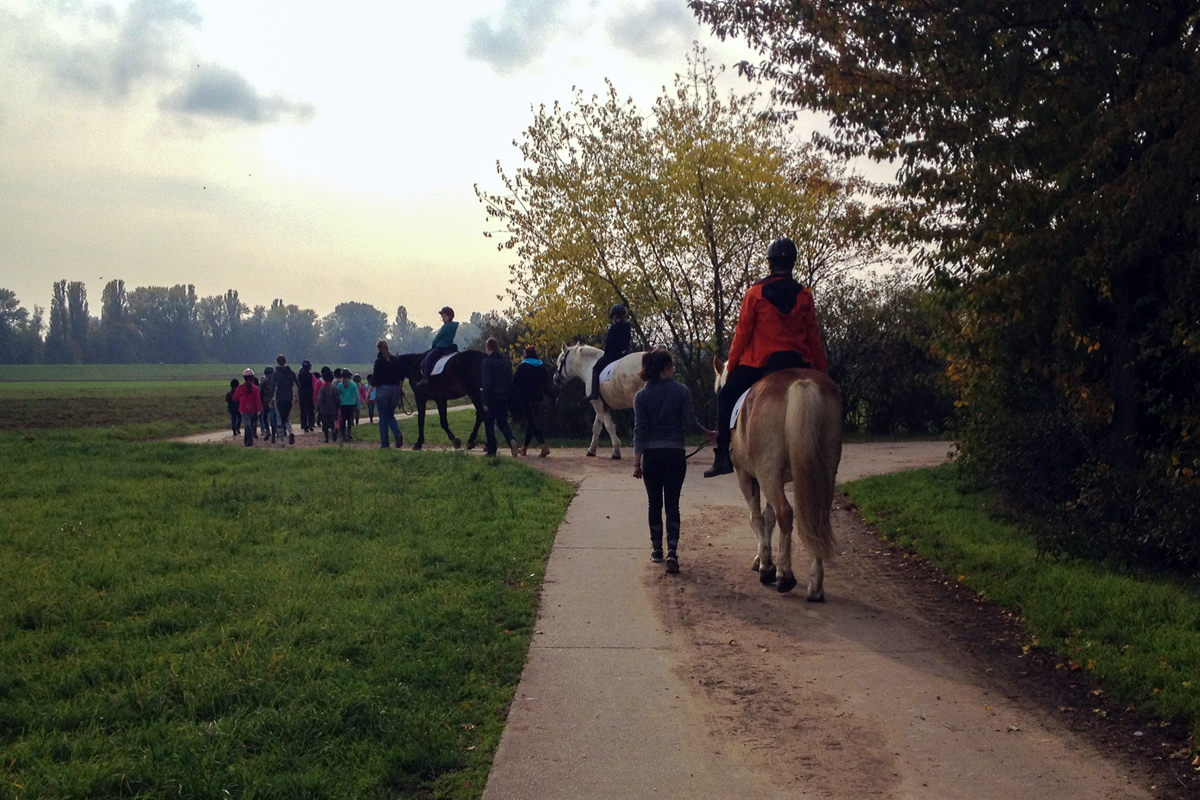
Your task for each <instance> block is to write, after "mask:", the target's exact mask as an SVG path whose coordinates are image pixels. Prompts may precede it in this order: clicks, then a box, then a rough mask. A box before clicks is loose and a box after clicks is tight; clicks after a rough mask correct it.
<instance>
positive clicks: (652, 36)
mask: <svg viewBox="0 0 1200 800" xmlns="http://www.w3.org/2000/svg"><path fill="white" fill-rule="evenodd" d="M604 27H605V30H606V31H607V33H608V38H609V40H610V41H611V42H612V43H613V44H614V45H616V46H617V47H619V48H621V49H622V50H626V51H628V52H630V53H632V54H633V55H635V56H638V57H639V58H649V59H654V58H661V57H664V56H676V55H678V54H679V53H680V52H682V51H684V50H686V49H687V45H688V42H690V41H691V40H692V39H695V38H696V37H697V36H698V35H699V23H698V22H697V21H696V18H695V17H693V16H692V14H691V12H690V11H688V7H687V5H686V3H684V2H683V0H653V2H651V3H650V5H648V6H643V7H641V8H629V9H626V10H625V11H623V12H619V13H616V14H614V15H612V16H610V17H609V18H608V21H607V22H606V23H605V26H604Z"/></svg>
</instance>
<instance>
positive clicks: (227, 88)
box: [160, 64, 316, 125]
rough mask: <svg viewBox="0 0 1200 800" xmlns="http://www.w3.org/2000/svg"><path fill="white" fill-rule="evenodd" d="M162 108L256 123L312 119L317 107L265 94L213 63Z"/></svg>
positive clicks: (169, 95) (183, 86)
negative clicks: (265, 95)
mask: <svg viewBox="0 0 1200 800" xmlns="http://www.w3.org/2000/svg"><path fill="white" fill-rule="evenodd" d="M160 105H161V107H162V108H163V109H166V110H169V111H177V112H180V113H184V114H191V115H194V116H200V117H214V118H217V119H231V120H237V121H240V122H247V123H250V124H253V125H260V124H264V123H271V122H279V121H280V120H282V119H285V118H287V119H290V120H292V121H294V122H308V121H309V120H311V119H312V118H313V117H314V116H316V107H315V106H312V105H310V104H308V103H297V102H294V101H291V100H288V99H286V98H284V97H280V96H279V95H272V96H270V97H264V96H263V95H261V94H259V93H258V90H257V89H255V88H254V86H252V85H251V84H250V81H248V80H246V79H245V78H244V77H243V76H242V75H241V74H240V73H238V72H236V71H234V70H232V69H229V68H228V67H222V66H220V65H219V64H213V65H210V66H208V67H204V68H201V69H200V70H198V71H197V72H196V73H195V74H194V75H193V76H192V77H191V79H190V80H188V81H187V82H186V83H184V84H183V85H182V86H180V87H179V88H178V89H176V90H175V91H173V92H171V93H170V94H168V95H167V96H166V97H164V98H163V99H162V102H161V104H160Z"/></svg>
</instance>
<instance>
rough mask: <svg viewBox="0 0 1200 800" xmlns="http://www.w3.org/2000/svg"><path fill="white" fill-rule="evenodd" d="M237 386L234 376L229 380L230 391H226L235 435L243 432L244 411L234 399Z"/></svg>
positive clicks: (227, 404)
mask: <svg viewBox="0 0 1200 800" xmlns="http://www.w3.org/2000/svg"><path fill="white" fill-rule="evenodd" d="M237 388H238V381H237V378H233V379H231V380H230V381H229V391H228V392H226V393H225V408H226V409H227V410H228V411H229V422H230V424H231V425H232V427H233V435H234V437H237V435H238V434H239V433H241V432H242V412H241V411H240V410H239V409H238V404H237V401H236V400H234V399H233V393H234V392H236V391H237Z"/></svg>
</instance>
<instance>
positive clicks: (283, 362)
mask: <svg viewBox="0 0 1200 800" xmlns="http://www.w3.org/2000/svg"><path fill="white" fill-rule="evenodd" d="M275 363H276V364H278V366H277V367H276V368H275V426H276V429H277V430H278V431H279V435H280V436H283V435H284V434H287V443H288V444H295V443H296V435H295V434H294V433H292V420H291V416H292V403H293V402H294V401H295V397H296V390H297V388H298V385H299V380H298V379H297V377H296V373H294V372H292V368H291V367H289V366H288V363H287V358H286V357H284V355H283V353H280V354H279V355H277V356H275Z"/></svg>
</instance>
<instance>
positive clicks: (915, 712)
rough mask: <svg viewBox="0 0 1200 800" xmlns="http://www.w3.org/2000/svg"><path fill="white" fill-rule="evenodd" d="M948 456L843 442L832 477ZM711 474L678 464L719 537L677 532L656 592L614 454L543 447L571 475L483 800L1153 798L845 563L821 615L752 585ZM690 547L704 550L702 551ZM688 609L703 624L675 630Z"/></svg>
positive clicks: (942, 450)
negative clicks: (678, 541)
mask: <svg viewBox="0 0 1200 800" xmlns="http://www.w3.org/2000/svg"><path fill="white" fill-rule="evenodd" d="M949 449H950V447H949V446H948V445H947V443H944V442H928V443H913V442H908V443H897V444H895V445H888V444H874V445H848V446H847V447H846V448H845V451H844V455H843V460H842V465H841V470H840V471H839V478H840V479H842V480H850V479H854V478H858V477H863V476H865V475H868V474H876V473H877V472H880V471H896V470H899V469H909V468H915V467H920V466H928V465H932V464H937V463H940V462H941V461H943V460H944V459H945V458H946V456H947V451H948V450H949ZM710 460H711V457H709V458H705V459H704V461H699V460H698V459H697V461H698V463H694V464H691V465H690V467H689V474H688V479H687V482H686V483H685V485H684V493H683V511H684V518H685V523H686V522H687V520H688V519H689V514H691V515H692V517H691V519H692V520H693V521H694V520H695V519H697V517H696V516H695V515H696V514H697V513H698V510H699V509H700V508H701V507H703V508H704V509H706V511H705V512H704V513H707V514H711V515H714V519H717V520H718V521H717V522H716V523H714V524H716V525H717V526H718V529H728V531H727V533H726V534H725V535H724V536H721V537H719V536H718V535H717V534H716V529H711V530H710V531H709V532H710V533H711V534H712V535H711V536H704V534H701V532H700V531H698V530H693V529H691V528H688V527H687V525H685V530H684V535H685V537H686V536H688V535H689V533H691V535H692V536H693V537H695V538H693V539H691V540H690V541H689V542H687V543H686V544H685V546H684V547H682V548H681V551H680V556H681V561H682V567H683V570H684V573H685V574H684V575H681V576H679V580H678V585H676V583H674V582H673V581H675V579H664V578H663V577H661V576H660V575H659V574H658V568H657V567H655V568H654V575H653V579H652V580H651V579H650V576H651V567H650V566H649V552H648V550H649V542H648V536H647V534H646V522H645V517H644V515H645V507H646V498H645V493H644V490H643V487H642V484H641V482H640V481H637V480H635V479H633V477H632V476H631V472H632V461H631V460H630V459H626V460H625V461H623V462H618V463H617V464H613V463H612V462H609V461H608V460H607V459H584V458H582V457H581V453H579V452H578V451H575V452H572V451H556V452H555V453H554V454H553V457H552V458H551V459H548V460H547V462H542V465H543V468H545V469H547V470H548V471H550V472H552V473H554V474H558V475H562V476H568V477H574V478H575V479H576V480H579V476H583V477H582V480H581V481H580V484H579V489H578V493H577V494H576V497H575V499H574V501H573V502H572V503H571V505H570V507H569V508H568V511H567V515H566V518H565V520H564V522H563V524H562V526H561V527H560V529H559V532H558V536H557V538H556V540H555V544H554V547H553V549H552V552H551V555H550V559H549V562H548V564H547V570H546V579H545V583H544V585H543V588H542V596H541V607H540V611H539V614H538V619H537V623H536V628H535V635H534V638H533V643H532V645H531V647H530V651H529V658H528V660H527V662H526V665H525V669H524V672H523V674H522V677H521V682H520V684H519V686H518V688H517V692H516V695H515V697H514V699H513V703H512V706H511V709H510V712H509V717H508V724H507V726H506V728H505V731H504V735H503V737H502V739H501V742H500V746H499V748H498V750H497V753H496V757H495V760H494V762H493V766H492V771H491V774H490V776H489V778H488V783H487V787H486V789H485V791H484V795H483V797H484V800H575V799H577V798H578V799H582V798H619V799H620V800H641V799H642V798H647V799H649V798H688V799H689V800H697V799H699V798H784V797H786V798H790V799H792V800H804V799H805V798H817V797H819V798H821V799H822V800H829V798H835V800H843V799H844V800H850V798H854V800H857V798H859V797H866V796H872V797H888V798H896V799H897V800H900V799H903V800H909V798H911V799H912V800H927V799H928V798H946V799H947V800H948V799H949V798H956V799H957V798H961V797H971V798H987V799H988V800H1008V799H1009V798H1023V799H1028V798H1048V799H1049V798H1059V797H1091V798H1106V799H1107V800H1116V798H1120V799H1121V800H1126V799H1127V798H1135V797H1148V796H1149V793H1147V792H1146V791H1145V789H1146V788H1147V787H1143V786H1139V785H1136V784H1135V782H1134V781H1133V779H1132V777H1131V776H1129V775H1127V774H1126V773H1125V771H1124V768H1122V767H1121V766H1120V765H1116V764H1113V763H1112V762H1110V761H1109V760H1107V759H1106V758H1104V757H1103V756H1101V755H1100V754H1098V753H1097V752H1096V751H1095V750H1094V749H1092V748H1091V747H1090V746H1089V745H1087V744H1086V743H1084V742H1082V740H1080V739H1079V738H1078V737H1076V736H1074V735H1073V734H1071V733H1070V732H1069V731H1066V730H1064V729H1063V728H1062V726H1061V725H1059V724H1058V723H1057V721H1056V720H1055V719H1053V718H1047V717H1046V716H1045V715H1042V714H1039V712H1038V710H1037V709H1034V708H1031V707H1028V706H1026V705H1022V704H1021V703H1019V702H1018V698H1016V697H1006V696H1005V694H1004V691H1003V690H1000V691H998V690H997V686H996V685H995V684H994V683H993V682H992V681H991V680H990V679H989V678H988V676H987V675H986V674H985V673H984V671H983V670H982V669H981V668H979V667H978V665H975V666H972V665H971V664H967V665H966V666H964V665H963V663H962V659H961V658H959V657H958V656H955V655H954V650H953V648H952V647H951V648H947V645H946V642H945V636H944V632H942V633H941V635H940V638H939V634H938V632H939V630H940V629H937V628H930V627H928V626H926V625H924V624H923V623H922V620H921V619H920V617H919V614H918V613H917V612H916V611H914V610H913V609H912V608H911V607H910V601H909V600H908V599H907V598H906V597H905V596H904V592H903V590H902V589H899V588H897V587H892V586H890V585H888V584H887V581H886V578H885V577H883V576H881V575H876V574H874V573H871V574H869V575H866V576H855V575H852V574H849V570H850V565H849V564H848V563H846V562H847V561H848V559H843V560H842V561H841V562H839V564H838V566H837V568H836V571H832V572H830V573H829V574H828V576H827V580H828V581H830V582H831V584H830V588H829V591H831V592H832V594H831V601H830V603H828V604H826V605H824V606H819V607H810V606H807V604H804V603H803V595H802V592H803V588H804V586H803V583H801V586H800V587H798V588H797V590H796V592H795V593H793V594H796V593H800V596H799V597H795V596H788V597H782V598H781V597H780V596H779V595H777V594H776V593H775V592H772V591H770V590H768V589H763V588H762V587H760V586H758V581H757V579H756V578H755V577H754V576H753V575H752V574H751V573H750V572H749V570H746V569H745V567H746V566H747V565H748V563H749V560H750V559H751V558H752V544H751V542H750V541H749V538H750V537H749V533H748V531H745V530H744V529H743V528H744V525H745V517H744V513H745V512H744V508H745V506H744V502H743V501H742V499H741V496H740V493H739V492H738V490H737V485H736V482H735V481H734V480H733V479H732V478H721V479H716V480H704V478H703V477H701V475H700V472H701V471H703V470H704V469H705V468H706V467H707V463H705V462H708V461H710ZM734 520H737V522H734ZM689 524H690V523H689ZM734 527H737V528H738V530H737V531H736V535H735V532H734V530H733V528H734ZM702 536H704V538H706V539H709V540H712V542H716V540H718V539H720V542H719V543H718V545H717V546H714V547H712V548H711V549H709V548H707V547H705V548H704V549H703V554H702V552H701V547H700V541H699V540H700V539H701V537H702ZM872 543H873V539H870V537H865V538H863V540H862V541H861V542H858V543H857V544H854V543H852V544H850V545H843V546H850V547H863V548H866V547H870V545H871V544H872ZM870 552H872V553H874V552H877V551H874V550H871V551H870ZM802 563H805V564H806V563H807V562H803V561H802ZM852 563H858V564H861V563H862V562H861V561H854V562H852ZM689 572H690V573H691V574H690V575H689V574H688V573H689ZM797 572H800V570H799V569H798V570H797ZM700 576H703V579H701V577H700ZM706 593H707V594H708V595H711V596H709V597H706V596H705V594H706ZM702 606H708V607H710V610H711V607H715V608H717V609H718V610H717V612H716V616H709V617H695V618H694V619H691V620H690V621H689V615H690V614H691V612H693V611H699V610H700V609H701V607H702ZM756 609H757V612H756ZM756 613H757V614H758V615H759V616H758V617H757V618H756V616H755V615H756ZM763 613H765V614H766V615H767V616H766V617H765V619H766V620H768V622H767V623H766V627H762V626H763V619H764V617H763V616H761V615H762V614H763ZM781 613H782V614H783V615H784V616H783V617H778V616H777V615H779V614H781ZM664 619H666V620H668V621H669V623H670V624H675V626H676V629H675V630H674V631H673V632H672V631H668V630H667V629H665V628H664V622H663V620H664ZM697 625H698V626H699V627H696V626H697ZM756 625H758V626H760V627H758V628H755V626H756ZM689 626H690V627H689ZM746 637H756V638H753V641H752V643H751V644H747V642H746V641H743V640H744V639H745V638H746ZM758 637H761V638H758ZM735 640H736V641H735ZM681 648H682V649H681ZM760 650H761V652H760ZM743 651H745V652H743ZM739 654H740V655H739ZM739 670H740V674H739ZM988 671H990V670H988ZM698 687H705V688H704V689H703V690H702V691H700V692H699V694H698ZM764 689H765V691H764ZM743 692H745V693H746V696H744V697H743V696H742V693H743ZM759 692H762V693H761V694H759ZM725 694H729V695H730V697H728V698H725V700H724V701H722V702H725V705H720V703H718V704H716V705H714V703H713V702H712V701H713V698H714V697H717V698H718V700H720V698H721V697H723V696H724V695H725ZM739 713H743V714H744V713H751V714H752V715H753V716H752V717H751V718H745V717H739V716H737V715H738V714H739ZM1010 720H1011V721H1015V722H1018V723H1019V724H1012V723H1011V722H1010ZM793 751H794V752H793Z"/></svg>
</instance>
